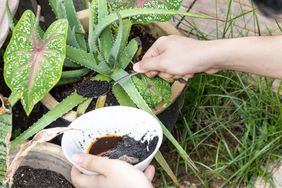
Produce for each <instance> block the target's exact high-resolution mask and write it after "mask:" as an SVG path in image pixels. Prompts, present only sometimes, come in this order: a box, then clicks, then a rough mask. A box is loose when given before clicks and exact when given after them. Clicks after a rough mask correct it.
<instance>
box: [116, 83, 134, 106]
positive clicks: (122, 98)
mask: <svg viewBox="0 0 282 188" xmlns="http://www.w3.org/2000/svg"><path fill="white" fill-rule="evenodd" d="M112 92H113V94H114V96H115V98H116V99H117V101H118V103H119V104H120V105H121V106H131V107H135V104H134V102H133V101H132V100H131V98H130V97H129V96H128V94H127V93H126V92H125V91H124V89H123V88H122V87H121V86H120V85H118V84H116V85H115V86H114V87H113V89H112Z"/></svg>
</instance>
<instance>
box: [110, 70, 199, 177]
mask: <svg viewBox="0 0 282 188" xmlns="http://www.w3.org/2000/svg"><path fill="white" fill-rule="evenodd" d="M127 75H128V73H127V72H126V71H124V70H122V69H120V70H117V71H116V72H114V73H113V74H112V76H111V77H112V79H113V80H115V81H118V80H120V79H121V78H124V77H125V76H127ZM119 84H120V85H121V86H122V88H123V89H124V90H125V91H126V93H127V94H128V96H129V97H130V98H131V100H132V101H133V102H134V103H135V104H136V105H137V107H138V108H140V109H142V110H144V111H146V112H148V113H150V114H151V115H152V116H154V117H155V118H156V119H157V120H158V121H159V123H160V125H161V127H162V130H163V133H164V135H165V136H166V138H167V139H168V140H169V141H170V142H171V143H172V144H173V145H174V146H175V148H176V150H177V152H178V153H179V155H180V156H181V157H182V159H183V160H184V161H185V162H187V164H189V166H190V167H191V170H192V171H193V172H194V173H195V174H197V175H198V169H197V167H196V166H195V164H194V162H193V161H192V160H191V159H190V157H189V156H188V154H187V153H186V151H185V150H184V149H183V148H182V147H181V145H180V144H179V143H178V142H177V140H176V139H175V138H174V137H173V135H172V134H171V133H170V132H169V130H168V129H167V128H166V127H165V125H164V124H163V123H162V122H161V121H160V120H159V119H158V118H157V116H156V115H155V114H154V113H153V111H152V110H151V109H150V107H149V106H148V105H147V103H146V102H145V101H144V99H143V97H142V96H141V95H140V94H139V92H138V91H137V89H136V88H135V86H134V84H133V82H132V81H131V79H130V78H125V79H123V80H120V81H119Z"/></svg>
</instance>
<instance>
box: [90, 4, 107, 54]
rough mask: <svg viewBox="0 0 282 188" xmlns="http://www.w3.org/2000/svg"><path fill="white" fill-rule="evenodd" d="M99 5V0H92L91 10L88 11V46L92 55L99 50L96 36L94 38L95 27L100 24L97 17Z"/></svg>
mask: <svg viewBox="0 0 282 188" xmlns="http://www.w3.org/2000/svg"><path fill="white" fill-rule="evenodd" d="M97 3H98V2H97V0H92V2H91V3H90V6H89V9H88V10H89V28H88V46H89V52H90V53H91V54H92V53H94V52H95V51H96V50H97V47H96V41H95V36H94V25H96V24H97V23H98V17H97V11H98V4H97ZM105 28H106V27H105ZM105 28H104V29H105ZM101 33H102V32H101ZM97 39H98V36H97ZM97 39H96V40H97Z"/></svg>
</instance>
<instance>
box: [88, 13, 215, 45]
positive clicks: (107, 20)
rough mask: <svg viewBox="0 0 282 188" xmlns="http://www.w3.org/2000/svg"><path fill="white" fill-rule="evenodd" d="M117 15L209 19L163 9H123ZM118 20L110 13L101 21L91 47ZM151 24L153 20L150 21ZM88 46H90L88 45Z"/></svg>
mask: <svg viewBox="0 0 282 188" xmlns="http://www.w3.org/2000/svg"><path fill="white" fill-rule="evenodd" d="M119 14H120V16H121V18H128V17H133V16H138V15H183V16H189V17H193V18H203V19H207V18H210V17H208V16H204V15H201V14H198V13H191V12H178V11H174V10H165V9H151V8H134V9H125V10H120V11H119ZM118 19H119V18H118V16H117V15H116V13H111V14H109V15H108V16H106V17H105V18H103V19H102V20H101V22H99V23H98V24H97V25H96V26H95V30H94V33H93V35H92V36H94V37H93V38H92V39H91V41H92V43H91V44H92V45H94V47H95V45H96V43H97V40H98V37H99V36H100V34H101V33H102V31H103V30H104V29H105V28H106V27H108V26H109V25H110V24H112V23H113V22H115V21H117V20H118ZM152 22H153V20H152ZM89 45H90V44H89Z"/></svg>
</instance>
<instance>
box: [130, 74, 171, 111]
mask: <svg viewBox="0 0 282 188" xmlns="http://www.w3.org/2000/svg"><path fill="white" fill-rule="evenodd" d="M132 81H133V82H134V84H135V87H136V88H137V90H138V91H139V93H140V94H141V95H142V96H143V98H144V100H145V101H146V103H147V104H148V105H149V107H150V108H154V107H156V106H157V105H158V104H160V103H161V102H163V103H164V106H168V105H169V104H170V102H171V101H170V96H171V88H170V85H169V83H168V82H166V81H165V80H163V79H161V78H160V77H155V78H149V77H147V76H144V75H141V76H140V78H139V77H137V76H133V77H132Z"/></svg>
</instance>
